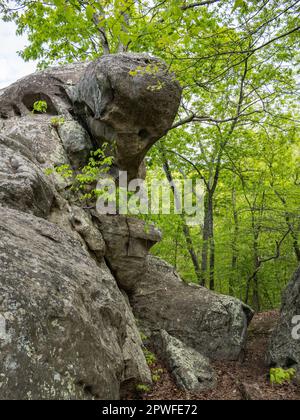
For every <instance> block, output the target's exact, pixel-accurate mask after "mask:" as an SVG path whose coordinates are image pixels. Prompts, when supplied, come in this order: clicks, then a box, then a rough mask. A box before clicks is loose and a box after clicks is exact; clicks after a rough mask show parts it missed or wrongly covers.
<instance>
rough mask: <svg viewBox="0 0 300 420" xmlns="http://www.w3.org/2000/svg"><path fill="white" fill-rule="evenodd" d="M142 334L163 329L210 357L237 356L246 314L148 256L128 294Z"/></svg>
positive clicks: (234, 302) (243, 308)
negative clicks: (143, 267) (145, 265)
mask: <svg viewBox="0 0 300 420" xmlns="http://www.w3.org/2000/svg"><path fill="white" fill-rule="evenodd" d="M131 305H132V307H133V311H134V314H135V316H136V317H137V318H138V319H139V321H140V325H141V327H142V328H143V329H144V330H145V332H146V334H151V333H155V332H157V331H159V330H162V329H163V330H166V331H167V332H168V333H169V334H170V335H172V336H174V337H176V338H178V339H179V340H181V341H182V342H183V343H184V344H186V345H187V346H190V347H192V348H194V349H195V350H197V351H198V352H200V353H201V354H203V355H205V356H208V357H210V358H211V359H221V360H222V359H223V360H224V359H227V360H237V359H238V358H239V357H240V356H242V352H243V349H244V345H245V341H246V336H247V326H248V324H249V322H250V321H251V319H252V316H253V312H252V310H251V309H250V308H249V307H248V306H246V305H244V304H243V303H242V302H240V301H239V300H237V299H234V298H232V297H229V296H223V295H219V294H216V293H213V292H211V291H209V290H207V289H205V288H203V287H199V286H196V285H187V284H186V283H184V282H183V281H182V280H181V279H180V278H179V277H178V275H177V273H176V272H175V271H174V269H173V267H171V266H170V265H168V264H167V263H165V262H164V261H162V260H160V259H158V258H154V257H148V268H147V271H146V273H145V274H144V276H143V278H142V281H140V282H139V284H138V287H137V288H136V290H135V292H134V293H133V294H132V296H131Z"/></svg>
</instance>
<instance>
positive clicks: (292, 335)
mask: <svg viewBox="0 0 300 420" xmlns="http://www.w3.org/2000/svg"><path fill="white" fill-rule="evenodd" d="M267 359H268V362H269V364H270V365H271V366H273V367H274V366H277V367H283V368H291V367H292V368H296V369H297V371H298V375H299V377H300V267H299V268H298V270H297V271H296V273H295V274H294V276H293V278H292V280H291V281H290V283H289V284H288V286H287V288H286V290H285V291H284V293H283V298H282V308H281V314H280V319H279V323H278V325H277V327H276V328H275V330H274V332H273V335H272V338H271V343H270V347H269V351H268V355H267Z"/></svg>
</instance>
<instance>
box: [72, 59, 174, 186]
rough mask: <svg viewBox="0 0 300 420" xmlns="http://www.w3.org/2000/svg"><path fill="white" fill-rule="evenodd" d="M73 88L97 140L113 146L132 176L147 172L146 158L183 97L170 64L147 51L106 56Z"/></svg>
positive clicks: (80, 112)
mask: <svg viewBox="0 0 300 420" xmlns="http://www.w3.org/2000/svg"><path fill="white" fill-rule="evenodd" d="M68 92H69V96H70V97H71V99H72V101H73V103H74V106H75V111H76V113H77V115H79V117H80V119H81V120H83V121H84V123H85V124H86V126H87V128H88V131H89V132H90V133H91V136H92V138H93V140H94V142H96V144H97V145H99V146H101V145H102V144H103V143H106V142H108V143H109V144H110V145H111V150H113V151H114V153H115V158H116V160H115V164H116V166H117V167H118V168H119V169H121V170H125V171H127V172H128V177H129V179H132V178H136V177H137V176H142V173H143V167H142V168H141V165H142V162H143V160H144V157H145V155H146V153H147V152H148V150H149V149H150V148H151V146H153V144H154V143H155V142H156V141H157V140H158V139H159V138H161V137H162V136H163V135H165V134H166V132H167V131H168V130H169V129H170V127H171V125H172V123H173V121H174V118H175V116H176V113H177V111H178V107H179V103H180V97H181V88H180V86H179V84H178V83H177V82H176V81H174V77H173V76H172V75H170V74H169V73H168V71H167V67H166V66H165V65H164V64H163V63H162V62H161V61H159V60H158V59H156V58H153V57H151V56H148V55H145V54H130V55H129V54H117V55H106V56H104V57H101V58H100V59H99V60H98V61H96V62H95V63H91V64H90V65H89V66H88V67H87V69H86V71H85V73H84V75H83V77H82V78H81V79H80V82H79V83H78V85H76V86H75V87H74V88H73V89H70V90H69V91H68Z"/></svg>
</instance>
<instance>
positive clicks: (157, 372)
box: [152, 369, 164, 383]
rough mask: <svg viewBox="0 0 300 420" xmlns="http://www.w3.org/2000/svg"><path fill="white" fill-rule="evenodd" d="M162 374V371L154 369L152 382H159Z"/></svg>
mask: <svg viewBox="0 0 300 420" xmlns="http://www.w3.org/2000/svg"><path fill="white" fill-rule="evenodd" d="M163 373H164V371H163V369H154V370H152V381H153V382H154V383H155V382H159V381H160V380H161V375H162V374H163Z"/></svg>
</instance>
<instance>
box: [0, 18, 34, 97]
mask: <svg viewBox="0 0 300 420" xmlns="http://www.w3.org/2000/svg"><path fill="white" fill-rule="evenodd" d="M25 45H26V38H25V37H19V36H17V35H16V27H15V25H14V23H12V22H9V23H4V22H1V21H0V89H1V88H3V87H5V86H8V85H9V84H10V83H12V82H15V81H16V80H17V79H20V78H21V77H23V76H26V75H27V74H30V73H32V72H33V71H34V70H35V67H36V65H35V63H34V62H29V63H25V62H24V61H23V60H22V59H21V58H20V57H19V56H18V54H17V51H19V50H21V49H22V48H23V47H24V46H25Z"/></svg>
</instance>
